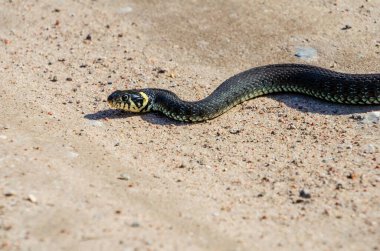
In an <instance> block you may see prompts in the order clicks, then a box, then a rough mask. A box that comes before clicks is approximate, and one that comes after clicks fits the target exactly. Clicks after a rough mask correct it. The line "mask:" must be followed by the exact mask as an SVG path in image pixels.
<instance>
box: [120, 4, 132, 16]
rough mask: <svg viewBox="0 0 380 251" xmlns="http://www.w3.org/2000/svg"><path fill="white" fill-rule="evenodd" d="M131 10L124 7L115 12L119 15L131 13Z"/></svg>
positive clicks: (128, 7)
mask: <svg viewBox="0 0 380 251" xmlns="http://www.w3.org/2000/svg"><path fill="white" fill-rule="evenodd" d="M132 10H133V9H132V7H130V6H126V7H123V8H120V9H119V10H118V11H117V12H118V13H119V14H126V13H130V12H132Z"/></svg>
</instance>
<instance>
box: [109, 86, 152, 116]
mask: <svg viewBox="0 0 380 251" xmlns="http://www.w3.org/2000/svg"><path fill="white" fill-rule="evenodd" d="M108 103H109V105H110V106H111V107H112V108H116V109H122V110H125V111H127V112H148V111H149V110H150V107H149V106H148V104H149V96H148V95H147V94H146V93H145V92H142V91H134V90H126V91H115V92H113V93H112V94H111V95H109V96H108Z"/></svg>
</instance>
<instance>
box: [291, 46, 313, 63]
mask: <svg viewBox="0 0 380 251" xmlns="http://www.w3.org/2000/svg"><path fill="white" fill-rule="evenodd" d="M317 54H318V52H317V50H316V49H314V48H311V47H298V48H296V53H295V54H294V55H295V56H296V57H298V58H301V59H306V60H308V59H313V58H315V57H317Z"/></svg>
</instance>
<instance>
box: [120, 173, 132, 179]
mask: <svg viewBox="0 0 380 251" xmlns="http://www.w3.org/2000/svg"><path fill="white" fill-rule="evenodd" d="M118 179H119V180H130V179H131V177H130V176H129V175H128V174H127V173H122V174H120V176H119V177H118Z"/></svg>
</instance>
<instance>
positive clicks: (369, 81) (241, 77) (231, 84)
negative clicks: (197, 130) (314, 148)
mask: <svg viewBox="0 0 380 251" xmlns="http://www.w3.org/2000/svg"><path fill="white" fill-rule="evenodd" d="M279 92H294V93H302V94H306V95H310V96H313V97H316V98H320V99H324V100H327V101H331V102H335V103H343V104H355V105H356V104H358V105H359V104H363V105H376V104H380V74H348V73H341V72H336V71H332V70H328V69H325V68H321V67H316V66H311V65H303V64H276V65H267V66H261V67H256V68H252V69H249V70H247V71H244V72H241V73H239V74H237V75H235V76H233V77H231V78H229V79H227V80H226V81H224V82H223V83H222V84H220V85H219V87H217V88H216V89H215V90H214V91H213V92H212V93H211V94H210V95H209V96H207V97H206V98H204V99H202V100H199V101H194V102H189V101H184V100H182V99H180V98H179V97H178V96H177V95H176V94H175V93H173V92H171V91H168V90H163V89H155V88H146V89H135V90H123V91H120V90H118V91H115V92H113V93H112V94H111V95H109V97H108V103H109V104H110V106H111V107H112V108H115V109H122V110H125V111H128V112H149V111H156V112H161V113H163V114H165V115H166V116H167V117H169V118H172V119H175V120H179V121H186V122H201V121H205V120H209V119H213V118H215V117H217V116H219V115H221V114H223V113H225V112H226V111H228V110H229V109H231V108H232V107H234V106H236V105H237V104H240V103H242V102H244V101H246V100H249V99H252V98H255V97H258V96H261V95H265V94H269V93H279Z"/></svg>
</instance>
